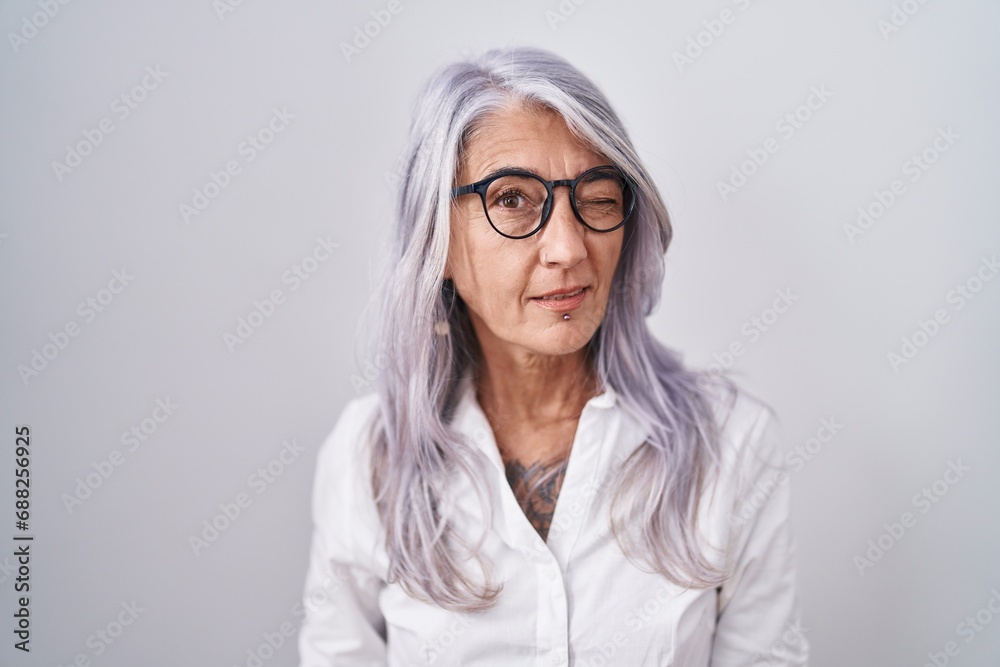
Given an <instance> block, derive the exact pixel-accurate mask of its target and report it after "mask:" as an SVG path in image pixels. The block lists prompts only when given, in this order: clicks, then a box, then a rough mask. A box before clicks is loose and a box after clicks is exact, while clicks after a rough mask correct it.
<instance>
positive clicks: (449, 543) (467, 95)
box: [371, 48, 735, 611]
mask: <svg viewBox="0 0 1000 667" xmlns="http://www.w3.org/2000/svg"><path fill="white" fill-rule="evenodd" d="M511 104H515V105H525V106H529V107H538V108H543V109H549V110H552V111H555V112H556V113H558V114H560V115H561V116H562V118H563V119H564V120H565V122H566V124H567V126H568V127H569V128H570V130H571V131H572V132H573V133H574V134H575V135H576V136H578V137H579V138H581V139H582V140H583V141H585V142H586V143H587V144H588V145H589V146H590V147H591V148H592V149H593V150H594V151H595V152H597V153H600V154H602V155H604V156H605V157H607V158H608V159H609V160H610V162H611V163H613V164H615V165H617V166H618V167H619V168H621V169H622V170H623V171H624V172H625V173H626V174H628V176H629V177H630V178H631V179H632V180H633V181H634V183H635V184H636V185H637V202H636V212H635V213H634V214H633V218H632V219H631V220H630V221H629V223H628V224H627V225H626V231H625V237H624V240H623V245H622V251H621V255H620V258H619V262H618V266H617V269H616V271H615V275H614V277H613V281H612V287H611V294H610V297H609V302H608V305H607V309H606V312H605V315H604V319H603V320H602V321H601V323H600V324H599V326H598V328H597V331H596V333H595V334H594V336H593V338H592V339H591V340H590V342H589V343H588V344H587V355H588V359H589V360H590V363H591V365H592V370H593V371H594V372H595V373H596V377H597V378H598V380H599V382H600V385H601V386H610V387H612V388H613V389H614V390H615V391H616V392H617V393H618V394H619V396H620V399H621V406H622V407H623V409H625V410H627V411H628V412H629V413H630V414H631V415H632V417H633V418H634V419H635V420H636V421H637V422H638V423H639V424H640V425H641V426H642V427H643V428H644V429H645V432H646V433H648V437H647V440H646V441H645V442H644V443H643V444H642V445H641V446H640V447H639V448H638V449H636V450H635V452H633V454H632V455H631V456H630V457H628V459H627V460H625V461H624V462H621V465H619V467H618V468H617V470H616V471H615V472H614V477H613V479H612V480H611V481H610V482H609V484H608V488H610V489H613V490H614V497H613V500H612V503H611V517H610V525H611V530H612V533H613V534H614V535H615V538H616V540H617V541H618V543H619V545H620V547H621V549H622V550H623V552H624V553H625V554H626V555H627V556H628V558H629V559H630V560H632V562H633V563H636V564H639V563H645V564H647V565H648V566H649V567H651V568H653V571H656V572H659V573H661V574H662V575H663V576H665V577H666V578H668V579H669V580H670V581H672V582H674V583H676V584H678V585H684V586H694V587H709V586H714V585H718V584H719V583H721V582H722V581H724V579H725V575H726V573H725V572H724V571H723V569H722V568H721V567H720V566H719V565H718V564H717V563H716V562H715V561H713V560H712V559H711V558H710V557H709V556H708V555H707V553H706V548H711V549H716V550H717V549H718V547H716V546H714V545H708V544H703V542H704V539H703V536H701V535H700V534H699V528H698V504H699V498H700V497H701V495H702V491H703V489H704V488H705V485H706V483H707V480H708V479H710V478H711V477H710V476H711V475H712V473H713V471H714V470H717V469H718V465H719V460H720V451H719V450H720V444H719V423H718V422H717V417H718V415H716V414H715V413H714V408H713V404H712V401H711V396H710V394H711V393H713V392H716V391H723V392H724V393H726V394H727V395H728V396H729V397H730V398H732V397H733V396H734V395H735V394H734V392H735V388H734V387H733V386H732V384H731V382H730V381H729V380H728V379H726V378H724V377H715V376H712V375H710V374H708V373H703V372H698V371H694V370H689V369H687V368H685V367H684V365H683V364H682V362H681V359H680V357H679V356H678V355H677V354H676V353H675V352H673V351H671V350H669V349H668V348H666V347H665V346H664V345H662V344H661V343H660V342H658V341H657V340H656V339H655V338H654V337H653V335H652V334H651V332H650V331H649V329H648V327H647V324H646V317H647V316H648V315H649V314H650V313H651V312H652V311H653V309H654V307H655V306H656V305H657V304H658V303H659V300H660V285H661V282H662V280H663V270H664V262H663V258H664V254H665V253H666V250H667V247H668V246H669V244H670V239H671V236H672V230H671V224H670V218H669V216H668V214H667V208H666V205H665V204H664V202H663V200H662V198H661V197H660V194H659V192H658V190H657V187H656V185H655V184H654V183H653V181H652V179H651V177H650V175H649V173H648V172H647V171H646V169H645V167H644V166H643V165H642V163H641V161H640V159H639V156H638V154H637V153H636V151H635V148H634V147H633V145H632V142H631V140H630V139H629V136H628V134H627V132H626V130H625V128H624V126H623V125H622V122H621V121H620V120H619V118H618V116H617V115H616V114H615V112H614V111H613V109H612V108H611V106H610V104H609V103H608V101H607V99H606V98H605V97H604V95H603V94H602V93H601V92H600V91H599V90H598V88H597V87H596V86H595V85H594V84H593V83H592V82H591V81H590V80H589V79H588V78H587V77H585V76H584V75H583V74H582V73H581V72H579V71H578V70H577V69H575V68H574V67H573V66H571V65H570V64H569V63H567V62H566V61H564V60H563V59H561V58H559V57H558V56H555V55H553V54H552V53H549V52H547V51H544V50H541V49H536V48H516V49H508V50H490V51H487V52H485V53H484V54H482V55H481V56H479V57H477V58H475V59H473V60H470V61H466V62H460V63H456V64H452V65H449V66H446V67H444V68H443V69H441V70H439V71H438V72H437V73H436V74H435V75H434V76H433V77H432V78H431V79H430V81H429V82H428V83H427V85H426V86H425V88H424V90H423V92H422V93H421V95H420V96H419V98H418V102H417V105H416V108H415V110H414V115H413V121H412V125H411V128H410V142H409V145H408V148H407V151H406V153H405V156H406V157H405V160H404V166H403V170H402V172H403V173H402V180H401V183H400V192H399V200H398V209H397V211H396V228H395V234H396V237H395V242H394V247H393V251H392V254H391V256H390V257H389V258H388V269H387V272H386V274H385V276H384V279H383V284H382V287H381V290H380V294H379V299H378V300H377V301H376V302H374V303H375V304H376V305H377V312H375V313H374V317H373V318H372V321H371V324H372V326H374V327H376V331H375V332H374V333H375V336H374V341H375V345H376V350H375V354H376V355H377V359H379V360H380V361H381V363H380V364H379V367H380V369H381V371H380V373H379V375H378V377H377V378H376V380H375V385H376V391H377V393H378V394H379V397H380V405H381V413H380V415H378V419H376V420H375V421H374V422H373V423H372V424H371V429H372V430H371V443H372V447H373V449H372V456H371V462H372V478H371V486H372V493H373V496H374V497H375V503H376V506H377V509H378V515H379V518H380V520H381V522H382V528H383V529H384V531H385V532H384V535H385V549H386V553H387V556H388V563H389V566H388V567H389V574H388V579H389V581H390V582H396V581H398V582H400V585H401V586H402V587H403V588H404V590H405V591H406V592H407V593H408V594H409V595H411V596H413V597H416V598H418V599H422V600H424V601H427V602H433V603H434V604H437V605H438V606H440V607H443V608H448V609H452V610H455V611H480V610H484V609H487V608H489V607H490V606H492V605H493V604H495V602H496V600H497V599H498V596H499V594H500V592H501V589H502V583H501V584H494V583H492V574H491V570H490V564H489V563H487V562H484V559H482V557H481V555H480V554H479V548H480V547H481V545H482V544H483V541H484V540H485V539H486V536H487V534H488V532H489V531H490V528H491V527H490V524H489V517H490V516H491V514H492V513H491V511H490V508H489V495H488V491H487V489H488V485H487V480H486V478H485V477H484V475H485V469H484V468H483V467H482V465H481V464H482V459H481V458H480V453H479V452H478V451H476V449H475V448H474V447H472V446H470V443H468V442H467V441H466V439H465V437H464V436H463V435H461V434H460V433H458V432H457V431H456V430H454V429H453V428H452V427H451V425H450V421H451V417H452V416H453V414H454V409H455V407H456V403H457V400H458V395H457V388H458V383H459V381H460V379H461V377H462V375H463V373H464V372H465V371H466V370H468V369H470V368H471V369H475V368H476V366H477V364H478V363H479V355H480V350H479V346H478V343H477V341H476V337H475V335H474V333H473V329H472V325H471V321H470V318H469V314H468V311H467V309H466V308H465V306H464V303H463V302H462V300H461V298H460V297H458V296H457V295H455V294H453V293H451V292H450V291H449V289H448V285H447V284H446V282H445V280H444V272H445V263H446V260H447V255H448V245H449V233H450V229H449V224H450V210H451V204H452V197H451V189H452V187H453V186H454V185H455V183H454V180H455V179H456V178H457V174H458V171H459V168H460V167H461V164H462V162H461V160H462V158H463V150H464V147H465V145H466V142H467V141H468V139H469V137H470V135H471V134H472V133H473V132H475V131H476V129H477V128H478V127H479V123H481V122H482V121H483V120H484V119H486V118H487V117H488V116H489V115H490V114H491V113H492V112H495V111H497V110H500V109H502V108H507V107H509V106H510V105H511ZM440 321H447V322H448V324H449V329H450V333H448V334H446V335H440V333H437V332H435V323H438V322H440ZM454 474H464V475H467V476H468V478H469V479H470V480H471V481H472V485H473V488H474V489H475V490H476V496H477V499H478V502H479V504H480V507H481V508H482V509H483V512H482V514H483V516H484V517H485V524H484V525H483V532H482V535H481V536H480V538H479V540H478V542H476V543H475V544H469V543H467V542H466V541H465V540H463V539H462V538H461V536H460V535H458V534H457V531H456V530H454V526H453V524H452V521H451V519H450V518H449V517H450V509H449V507H450V504H451V502H452V501H451V500H449V498H448V494H447V486H446V483H445V482H446V480H447V479H448V478H449V477H450V476H452V475H454ZM469 560H474V561H475V562H476V563H477V565H478V566H479V568H480V569H481V571H482V574H483V575H484V577H485V578H484V579H483V580H482V581H481V580H480V578H479V577H478V576H476V575H474V574H472V573H470V572H468V571H466V570H465V568H464V567H463V563H464V562H465V561H469Z"/></svg>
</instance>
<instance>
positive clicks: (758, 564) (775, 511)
mask: <svg viewBox="0 0 1000 667" xmlns="http://www.w3.org/2000/svg"><path fill="white" fill-rule="evenodd" d="M778 438H779V434H778V429H777V425H776V424H775V422H774V419H773V417H772V415H771V414H770V412H769V411H768V410H766V409H763V410H762V411H761V412H760V415H759V417H758V419H757V420H756V422H755V423H754V424H753V427H752V428H751V429H750V430H749V433H748V434H747V435H746V440H745V441H744V447H742V448H741V451H740V452H739V454H738V456H737V461H738V462H739V464H738V466H737V468H738V469H739V470H738V473H737V474H738V477H739V481H738V483H737V484H736V489H738V491H737V492H736V494H735V500H734V504H733V508H732V512H731V514H730V517H727V518H731V525H732V528H733V530H732V534H731V540H732V542H731V544H732V546H733V548H734V551H733V553H734V554H735V567H734V570H733V574H732V577H731V578H730V579H729V580H727V581H726V582H725V583H724V584H723V585H722V586H721V587H720V588H719V615H718V619H717V625H716V634H715V639H714V646H713V651H712V663H711V664H712V667H737V665H739V666H740V667H746V666H748V665H752V666H754V667H756V665H768V666H770V667H799V666H803V665H806V664H807V659H808V655H809V642H808V640H807V638H806V635H805V631H806V628H804V627H803V626H802V624H801V617H800V608H799V601H798V596H797V592H796V583H795V545H794V541H793V539H792V535H791V531H790V526H789V521H790V517H789V506H790V495H789V487H790V481H789V479H788V476H787V471H786V470H785V468H784V465H783V461H782V457H781V455H780V451H779V450H778V448H777V441H778Z"/></svg>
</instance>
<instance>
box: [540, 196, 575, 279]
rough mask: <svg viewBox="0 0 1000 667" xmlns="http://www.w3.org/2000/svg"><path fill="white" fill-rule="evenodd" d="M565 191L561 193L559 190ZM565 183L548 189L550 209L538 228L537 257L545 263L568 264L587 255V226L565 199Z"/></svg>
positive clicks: (571, 264) (570, 264) (568, 265)
mask: <svg viewBox="0 0 1000 667" xmlns="http://www.w3.org/2000/svg"><path fill="white" fill-rule="evenodd" d="M563 192H565V193H566V194H565V195H563V194H562V193H563ZM569 197H570V193H569V186H556V187H554V188H553V189H552V200H553V201H552V210H551V212H550V215H549V219H548V221H547V222H546V223H545V226H544V227H543V228H542V230H541V231H540V232H538V237H539V238H538V259H539V261H540V262H541V263H542V264H543V265H545V266H550V267H551V266H561V267H563V268H567V269H568V268H570V267H572V266H575V265H576V264H578V263H579V262H580V261H581V260H583V259H584V258H585V257H586V256H587V246H586V244H585V243H584V236H585V235H586V233H587V228H586V227H584V226H583V224H582V223H581V222H580V221H579V220H577V218H576V214H575V213H573V207H572V206H571V205H570V201H569Z"/></svg>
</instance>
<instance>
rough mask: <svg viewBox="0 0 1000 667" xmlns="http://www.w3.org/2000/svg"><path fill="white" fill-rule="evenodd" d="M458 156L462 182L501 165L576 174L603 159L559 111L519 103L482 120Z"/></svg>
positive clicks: (545, 174) (557, 174) (562, 175)
mask: <svg viewBox="0 0 1000 667" xmlns="http://www.w3.org/2000/svg"><path fill="white" fill-rule="evenodd" d="M461 158H462V159H461V164H460V167H459V174H460V179H459V180H460V181H461V182H463V183H466V182H470V180H478V179H480V178H482V177H483V176H485V175H486V174H487V173H489V172H490V171H493V170H496V169H502V168H505V167H520V168H524V169H528V170H530V171H533V172H535V173H537V174H539V175H540V176H543V177H545V178H550V179H554V178H565V177H570V176H576V175H577V173H581V172H583V171H586V170H587V169H589V168H590V167H595V166H598V165H600V164H606V163H607V160H606V159H604V158H603V157H602V156H601V155H600V153H597V152H595V151H594V150H593V149H592V148H590V147H589V146H588V145H587V143H586V142H585V141H583V140H582V139H580V138H579V137H577V136H576V135H574V134H573V133H572V132H571V131H570V129H569V127H568V126H567V125H566V121H565V120H564V119H563V117H562V116H561V115H560V114H559V113H557V112H556V111H553V110H552V109H548V108H544V107H540V106H523V105H517V106H509V107H504V108H502V109H500V110H497V111H494V112H491V113H489V114H487V115H486V116H484V117H483V118H482V119H480V121H479V122H478V123H476V124H475V126H474V129H473V130H472V132H471V133H470V135H469V137H468V139H467V140H466V142H465V145H464V150H463V153H462V156H461Z"/></svg>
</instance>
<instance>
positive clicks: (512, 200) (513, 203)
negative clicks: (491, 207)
mask: <svg viewBox="0 0 1000 667" xmlns="http://www.w3.org/2000/svg"><path fill="white" fill-rule="evenodd" d="M496 202H497V204H498V205H499V206H500V207H501V208H518V207H519V206H521V205H523V204H524V194H523V193H522V192H520V191H518V190H514V189H509V190H505V191H503V192H501V193H500V194H498V195H497V197H496Z"/></svg>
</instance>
